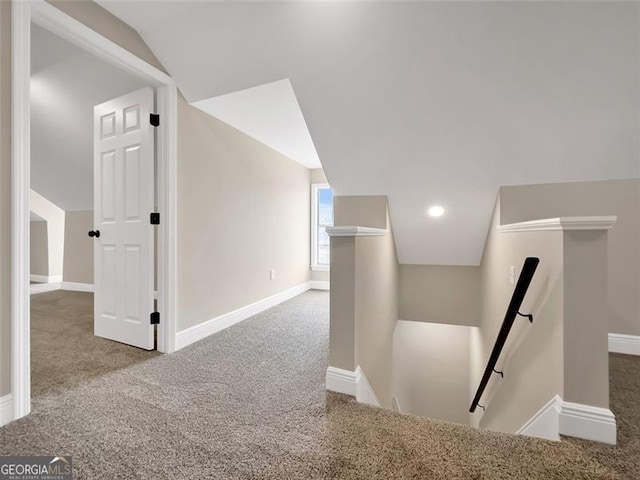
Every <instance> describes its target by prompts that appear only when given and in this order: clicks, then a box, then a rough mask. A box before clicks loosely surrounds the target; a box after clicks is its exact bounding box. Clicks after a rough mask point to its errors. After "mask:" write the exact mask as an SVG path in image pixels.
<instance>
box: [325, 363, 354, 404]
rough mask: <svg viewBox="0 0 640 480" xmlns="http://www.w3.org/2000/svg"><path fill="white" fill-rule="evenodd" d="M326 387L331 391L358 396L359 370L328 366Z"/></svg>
mask: <svg viewBox="0 0 640 480" xmlns="http://www.w3.org/2000/svg"><path fill="white" fill-rule="evenodd" d="M324 383H325V386H326V389H327V390H329V391H331V392H338V393H344V394H345V395H351V396H352V397H355V396H356V384H357V383H358V378H357V370H356V371H355V372H354V371H352V370H345V369H343V368H338V367H331V366H330V367H329V368H327V374H326V376H325V381H324Z"/></svg>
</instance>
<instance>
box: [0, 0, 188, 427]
mask: <svg viewBox="0 0 640 480" xmlns="http://www.w3.org/2000/svg"><path fill="white" fill-rule="evenodd" d="M32 22H33V23H36V24H37V25H39V26H41V27H43V28H45V29H47V30H49V31H50V32H52V33H54V34H56V35H58V36H60V37H62V38H64V39H65V40H67V41H69V42H71V43H73V44H74V45H77V46H79V47H81V48H83V49H84V50H86V51H88V52H90V53H92V54H93V55H95V56H97V57H99V58H101V59H103V60H106V61H107V62H109V63H111V64H113V65H115V66H117V67H119V68H121V69H123V70H125V71H127V72H129V73H132V74H134V75H136V76H138V77H140V78H142V79H144V80H145V81H147V82H148V84H149V85H151V86H153V87H154V88H155V89H156V110H157V112H158V113H159V114H160V119H161V121H160V126H159V128H158V132H157V133H158V135H157V137H156V138H157V144H156V152H157V158H158V166H157V169H158V172H157V173H158V202H159V205H158V207H159V210H160V213H161V223H160V225H159V227H158V228H159V230H158V271H157V276H158V311H159V312H161V322H160V325H159V329H158V350H159V351H160V352H163V353H171V352H173V351H174V350H175V341H176V327H175V324H176V310H175V308H176V280H175V277H176V137H177V124H176V115H177V87H176V84H175V82H174V81H173V79H172V78H171V77H169V76H168V75H167V74H165V73H164V72H162V71H160V70H158V69H157V68H156V67H154V66H152V65H150V64H148V63H146V62H145V61H143V60H142V59H140V58H138V57H136V56H135V55H133V54H132V53H130V52H129V51H127V50H125V49H124V48H122V47H120V46H119V45H117V44H115V43H114V42H112V41H111V40H109V39H107V38H105V37H103V36H102V35H100V34H99V33H97V32H95V31H93V30H91V29H90V28H88V27H87V26H86V25H84V24H82V23H81V22H79V21H77V20H75V19H74V18H72V17H70V16H68V15H67V14H65V13H63V12H62V11H61V10H58V9H57V8H55V7H54V6H52V5H50V4H48V3H46V2H45V1H44V0H30V1H23V0H12V5H11V28H12V29H11V53H12V58H11V69H12V76H11V80H12V85H11V125H12V132H11V134H12V136H11V187H12V191H11V215H12V216H11V287H12V292H11V393H12V395H13V418H14V419H18V418H20V417H23V416H25V415H27V414H28V413H29V412H30V411H31V370H30V369H31V362H30V331H29V326H30V303H29V302H30V295H29V273H30V272H29V190H30V188H31V185H30V168H31V167H30V163H31V162H30V143H31V138H30V136H31V134H30V130H31V119H30V93H29V84H30V78H31V67H30V65H31V23H32Z"/></svg>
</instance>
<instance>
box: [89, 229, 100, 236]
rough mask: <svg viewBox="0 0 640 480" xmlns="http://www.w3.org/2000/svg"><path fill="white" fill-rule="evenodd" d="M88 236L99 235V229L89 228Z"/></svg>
mask: <svg viewBox="0 0 640 480" xmlns="http://www.w3.org/2000/svg"><path fill="white" fill-rule="evenodd" d="M89 236H90V237H96V238H98V237H100V230H91V231H90V232H89Z"/></svg>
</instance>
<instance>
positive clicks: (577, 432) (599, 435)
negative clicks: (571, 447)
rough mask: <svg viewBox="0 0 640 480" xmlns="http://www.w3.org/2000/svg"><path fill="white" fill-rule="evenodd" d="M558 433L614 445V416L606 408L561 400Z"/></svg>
mask: <svg viewBox="0 0 640 480" xmlns="http://www.w3.org/2000/svg"><path fill="white" fill-rule="evenodd" d="M560 433H561V434H563V435H568V436H570V437H578V438H584V439H586V440H594V441H596V442H603V443H609V444H611V445H615V444H616V417H615V415H614V414H613V412H612V411H611V410H609V409H608V408H600V407H592V406H591V405H581V404H579V403H571V402H562V406H561V408H560Z"/></svg>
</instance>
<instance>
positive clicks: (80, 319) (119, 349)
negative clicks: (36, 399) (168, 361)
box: [31, 290, 158, 396]
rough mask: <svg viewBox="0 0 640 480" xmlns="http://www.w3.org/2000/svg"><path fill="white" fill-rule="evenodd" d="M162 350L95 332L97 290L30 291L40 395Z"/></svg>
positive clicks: (35, 391)
mask: <svg viewBox="0 0 640 480" xmlns="http://www.w3.org/2000/svg"><path fill="white" fill-rule="evenodd" d="M156 355H158V353H157V352H147V351H145V350H140V349H138V348H133V347H130V346H128V345H123V344H121V343H118V342H112V341H110V340H105V339H103V338H100V337H96V336H94V335H93V294H92V293H81V292H67V291H62V290H56V291H53V292H48V293H39V294H36V295H32V296H31V390H32V395H34V396H38V395H41V394H43V393H45V392H49V391H55V390H58V391H59V390H65V389H68V388H70V387H74V386H76V385H81V384H83V383H86V382H87V381H88V380H91V379H92V378H95V377H99V376H101V375H105V374H107V373H109V372H113V371H116V370H120V369H122V368H125V367H128V366H131V365H134V364H136V363H139V362H142V361H145V360H148V359H149V358H151V357H153V356H156Z"/></svg>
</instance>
